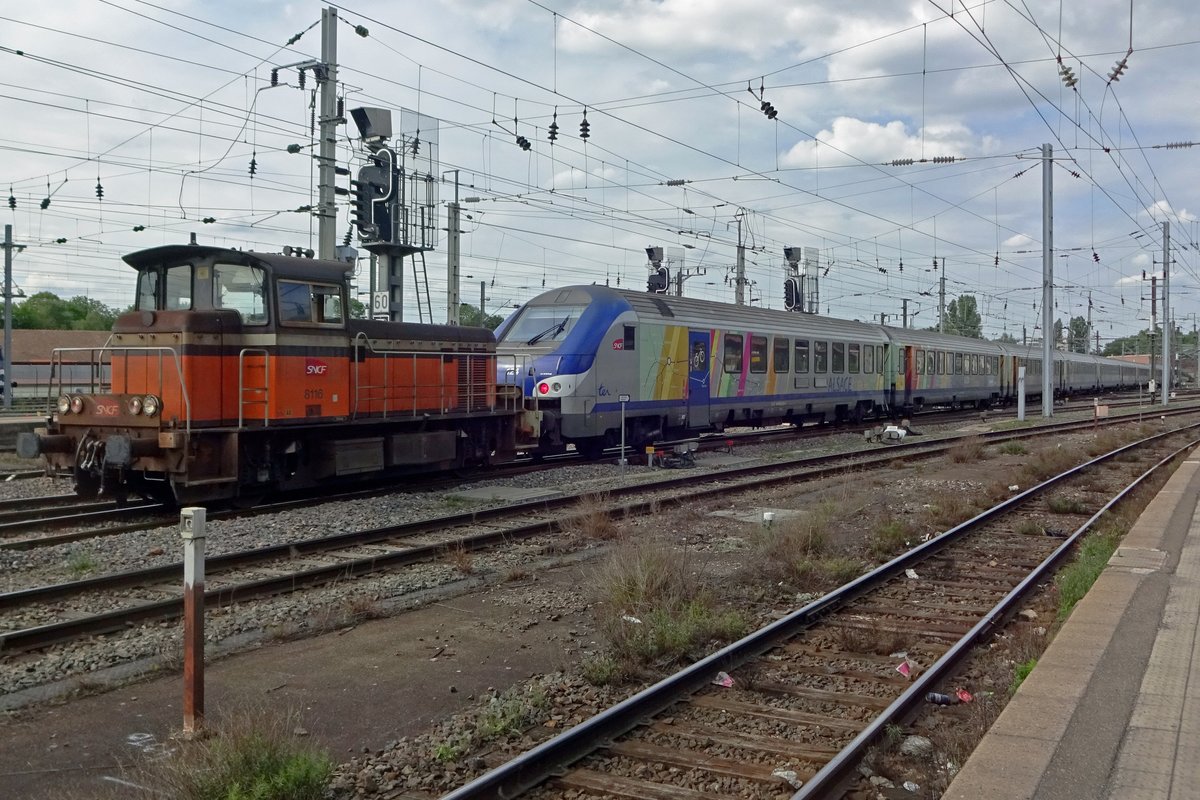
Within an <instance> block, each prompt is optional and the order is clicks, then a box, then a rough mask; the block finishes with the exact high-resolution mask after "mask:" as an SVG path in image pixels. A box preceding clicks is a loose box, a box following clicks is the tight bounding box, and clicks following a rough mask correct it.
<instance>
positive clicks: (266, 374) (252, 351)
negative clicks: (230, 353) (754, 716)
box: [237, 347, 271, 428]
mask: <svg viewBox="0 0 1200 800" xmlns="http://www.w3.org/2000/svg"><path fill="white" fill-rule="evenodd" d="M237 399H238V427H239V428H242V427H245V426H246V424H247V421H253V422H255V423H257V422H258V418H257V415H256V416H255V418H254V419H253V420H249V418H248V416H247V410H248V409H251V408H258V407H261V408H262V425H263V427H264V428H265V427H267V426H268V425H270V422H271V354H270V353H268V352H267V351H266V350H265V349H264V348H261V347H245V348H243V349H242V350H241V352H239V353H238V393H237Z"/></svg>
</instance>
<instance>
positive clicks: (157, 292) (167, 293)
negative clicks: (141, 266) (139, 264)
mask: <svg viewBox="0 0 1200 800" xmlns="http://www.w3.org/2000/svg"><path fill="white" fill-rule="evenodd" d="M164 276H165V277H164ZM137 307H138V310H139V311H183V310H185V309H190V308H191V307H192V265H191V264H176V265H174V266H171V267H167V268H166V269H146V270H142V271H141V272H140V273H139V274H138V300H137Z"/></svg>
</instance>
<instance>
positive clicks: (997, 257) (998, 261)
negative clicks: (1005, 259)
mask: <svg viewBox="0 0 1200 800" xmlns="http://www.w3.org/2000/svg"><path fill="white" fill-rule="evenodd" d="M995 265H996V266H997V267H998V266H1000V254H999V253H996V262H995Z"/></svg>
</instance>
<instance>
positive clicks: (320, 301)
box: [278, 281, 343, 326]
mask: <svg viewBox="0 0 1200 800" xmlns="http://www.w3.org/2000/svg"><path fill="white" fill-rule="evenodd" d="M278 295H279V321H280V322H282V323H285V324H292V325H304V324H309V325H338V326H340V325H341V324H342V322H343V316H342V296H341V289H340V287H338V286H336V285H333V284H320V283H318V284H312V283H299V282H297V281H279V286H278Z"/></svg>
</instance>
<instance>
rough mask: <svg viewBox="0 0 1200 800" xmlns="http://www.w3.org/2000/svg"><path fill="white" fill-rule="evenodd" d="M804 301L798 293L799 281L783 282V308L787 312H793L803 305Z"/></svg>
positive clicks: (789, 279)
mask: <svg viewBox="0 0 1200 800" xmlns="http://www.w3.org/2000/svg"><path fill="white" fill-rule="evenodd" d="M803 303H804V300H803V298H802V296H801V293H800V279H799V278H788V279H787V280H785V281H784V282H783V307H784V308H786V309H787V310H788V311H795V310H796V309H798V308H800V307H801V305H803Z"/></svg>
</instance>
